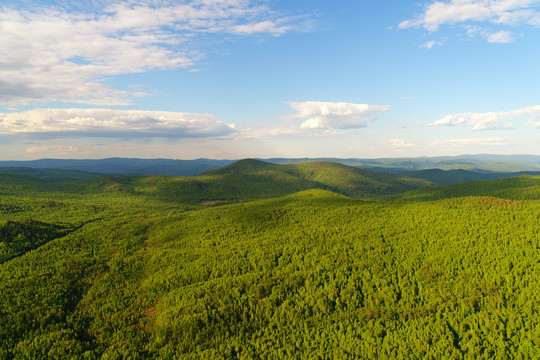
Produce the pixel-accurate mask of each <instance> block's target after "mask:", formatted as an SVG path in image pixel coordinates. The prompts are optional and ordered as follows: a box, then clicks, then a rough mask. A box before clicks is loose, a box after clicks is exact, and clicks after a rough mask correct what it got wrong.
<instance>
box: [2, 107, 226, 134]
mask: <svg viewBox="0 0 540 360" xmlns="http://www.w3.org/2000/svg"><path fill="white" fill-rule="evenodd" d="M234 128H235V126H234V125H231V124H226V123H223V122H221V121H219V120H217V119H216V118H215V117H214V116H213V115H210V114H190V113H180V112H168V111H143V110H111V109H34V110H29V111H25V112H19V113H0V134H11V135H12V134H47V136H51V137H58V136H66V135H79V136H97V137H119V138H124V137H172V138H183V137H205V136H223V135H227V134H230V133H232V132H234V131H235V130H234Z"/></svg>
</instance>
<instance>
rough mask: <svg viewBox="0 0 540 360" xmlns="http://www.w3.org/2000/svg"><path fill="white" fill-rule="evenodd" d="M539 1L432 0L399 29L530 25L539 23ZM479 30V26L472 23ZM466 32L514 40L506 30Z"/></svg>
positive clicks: (509, 40)
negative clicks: (443, 26)
mask: <svg viewBox="0 0 540 360" xmlns="http://www.w3.org/2000/svg"><path fill="white" fill-rule="evenodd" d="M539 4H540V1H536V0H451V1H433V2H432V3H431V4H429V5H427V6H425V8H424V11H423V13H422V14H421V15H419V16H418V17H416V18H414V19H410V20H405V21H403V22H401V23H400V24H399V27H400V28H402V29H407V28H412V27H422V28H424V29H426V30H428V31H430V32H434V31H437V30H439V27H440V26H441V25H449V24H450V25H453V24H463V25H465V28H468V26H467V25H466V24H471V23H476V24H489V27H493V26H500V25H506V26H514V25H531V26H534V27H540V6H539ZM475 29H476V30H478V27H475ZM467 30H468V31H467V34H469V35H471V34H473V33H479V34H481V35H482V36H483V37H484V38H485V39H486V40H487V41H488V42H498V43H508V42H513V39H514V37H513V35H512V33H511V32H509V31H507V30H500V31H495V32H494V31H492V30H491V31H490V30H489V29H488V28H482V29H481V31H473V32H471V31H470V28H469V29H467Z"/></svg>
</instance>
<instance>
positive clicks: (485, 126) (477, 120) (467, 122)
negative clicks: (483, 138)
mask: <svg viewBox="0 0 540 360" xmlns="http://www.w3.org/2000/svg"><path fill="white" fill-rule="evenodd" d="M524 116H525V117H529V122H528V124H531V123H532V122H534V121H535V120H537V119H538V118H540V105H535V106H529V107H524V108H520V109H516V110H510V111H500V112H487V113H459V114H450V115H445V116H443V117H442V118H440V119H439V120H436V121H433V122H431V123H428V125H431V126H460V127H472V128H473V130H495V129H512V128H513V126H512V125H511V124H502V125H501V124H500V123H501V122H502V121H503V120H510V119H517V118H519V117H524Z"/></svg>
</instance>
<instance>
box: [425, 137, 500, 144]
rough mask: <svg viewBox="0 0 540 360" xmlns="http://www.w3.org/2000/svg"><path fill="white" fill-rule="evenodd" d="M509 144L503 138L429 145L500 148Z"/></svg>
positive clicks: (456, 140) (448, 141)
mask: <svg viewBox="0 0 540 360" xmlns="http://www.w3.org/2000/svg"><path fill="white" fill-rule="evenodd" d="M508 144H509V142H508V141H507V140H506V139H503V138H468V139H451V140H443V141H438V142H434V143H431V145H432V146H462V145H487V146H501V145H508Z"/></svg>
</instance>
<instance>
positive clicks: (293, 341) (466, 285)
mask: <svg viewBox="0 0 540 360" xmlns="http://www.w3.org/2000/svg"><path fill="white" fill-rule="evenodd" d="M65 171H66V172H62V170H55V171H51V170H46V172H40V171H37V170H35V169H34V170H32V171H30V170H28V171H26V170H25V171H22V170H21V169H18V170H17V171H14V172H12V173H9V172H5V173H0V298H1V299H2V301H0V359H68V358H69V359H284V358H290V359H328V358H336V359H420V358H422V359H424V358H425V359H534V358H540V326H539V324H540V314H539V307H540V288H539V287H538V283H539V282H540V234H539V233H540V226H539V223H540V177H538V176H531V175H523V176H518V177H510V178H504V179H495V180H487V181H466V182H461V183H459V184H452V185H445V186H439V185H437V184H435V183H433V182H430V181H428V180H425V179H413V178H409V177H406V176H403V175H397V174H390V173H384V172H378V171H372V170H362V169H358V168H355V167H351V166H347V165H343V164H336V163H332V162H307V163H298V164H281V165H280V164H269V163H266V162H262V161H257V160H244V161H240V162H236V163H233V164H230V165H227V166H225V167H222V168H217V169H212V170H209V171H207V172H205V173H203V174H200V175H197V176H191V177H172V176H164V175H145V176H143V175H138V176H110V175H107V176H87V175H85V174H82V173H78V172H77V171H75V170H69V171H67V170H65Z"/></svg>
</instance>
